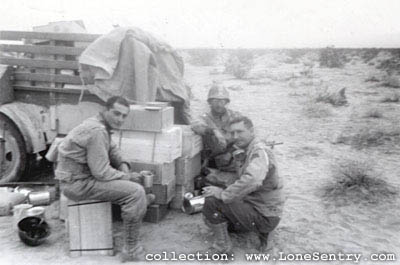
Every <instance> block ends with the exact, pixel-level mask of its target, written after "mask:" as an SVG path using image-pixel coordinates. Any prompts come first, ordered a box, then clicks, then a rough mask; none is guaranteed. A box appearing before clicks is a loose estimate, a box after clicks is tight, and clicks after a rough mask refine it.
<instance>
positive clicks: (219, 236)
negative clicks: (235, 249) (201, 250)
mask: <svg viewBox="0 0 400 265" xmlns="http://www.w3.org/2000/svg"><path fill="white" fill-rule="evenodd" d="M207 225H208V226H209V227H210V228H211V230H212V231H213V233H214V237H215V240H214V243H213V245H212V248H211V249H210V252H212V253H215V254H228V255H231V254H232V241H231V238H230V236H229V234H228V223H227V222H224V223H219V224H212V223H209V222H208V224H207Z"/></svg>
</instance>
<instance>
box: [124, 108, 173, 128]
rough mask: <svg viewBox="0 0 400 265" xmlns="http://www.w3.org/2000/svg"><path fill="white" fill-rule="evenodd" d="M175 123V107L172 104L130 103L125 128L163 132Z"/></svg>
mask: <svg viewBox="0 0 400 265" xmlns="http://www.w3.org/2000/svg"><path fill="white" fill-rule="evenodd" d="M173 124H174V108H173V107H170V106H148V105H130V112H129V115H128V117H127V118H126V120H125V123H124V124H123V125H122V129H123V130H133V131H148V132H161V131H162V130H165V129H169V128H171V127H172V126H173Z"/></svg>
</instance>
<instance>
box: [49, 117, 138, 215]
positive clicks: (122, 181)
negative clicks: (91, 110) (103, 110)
mask: <svg viewBox="0 0 400 265" xmlns="http://www.w3.org/2000/svg"><path fill="white" fill-rule="evenodd" d="M122 163H126V162H125V161H124V160H123V159H122V156H121V153H120V150H119V148H118V147H117V146H116V144H115V143H114V142H112V141H111V132H110V128H108V126H107V125H106V123H105V120H104V118H103V116H102V115H101V114H99V115H97V116H96V117H92V118H89V119H87V120H85V121H84V122H83V123H82V124H80V125H79V126H77V127H75V128H74V129H72V130H71V131H70V132H69V134H68V135H67V136H66V137H65V139H64V140H63V142H62V143H61V144H60V145H59V147H58V159H57V168H56V171H55V175H56V179H59V180H60V181H61V188H62V190H63V192H64V194H65V195H66V196H67V197H69V198H70V199H73V200H89V199H93V200H105V201H111V202H113V203H115V204H119V205H121V211H122V218H123V219H125V220H136V221H138V220H141V219H142V217H143V216H144V214H145V212H146V195H145V191H144V189H143V187H142V186H141V185H140V184H138V183H135V182H132V181H129V180H130V176H129V175H128V174H126V173H124V172H122V171H119V170H117V169H116V168H118V167H119V166H120V165H121V164H122ZM128 165H129V164H128Z"/></svg>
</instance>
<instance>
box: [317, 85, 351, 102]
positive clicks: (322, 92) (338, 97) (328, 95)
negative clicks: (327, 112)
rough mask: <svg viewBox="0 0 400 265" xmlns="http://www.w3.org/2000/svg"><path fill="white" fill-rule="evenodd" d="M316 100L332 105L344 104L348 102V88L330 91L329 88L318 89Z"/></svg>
mask: <svg viewBox="0 0 400 265" xmlns="http://www.w3.org/2000/svg"><path fill="white" fill-rule="evenodd" d="M314 100H315V101H316V102H323V103H328V104H331V105H332V106H344V105H347V104H348V101H347V98H346V88H342V89H340V90H339V91H334V92H332V91H330V90H329V89H328V88H326V87H325V88H322V89H318V90H317V91H316V95H315V96H314Z"/></svg>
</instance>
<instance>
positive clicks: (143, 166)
mask: <svg viewBox="0 0 400 265" xmlns="http://www.w3.org/2000/svg"><path fill="white" fill-rule="evenodd" d="M130 166H131V170H132V171H135V172H140V171H142V170H149V171H151V172H153V173H154V179H153V183H154V184H168V183H169V182H170V181H171V180H172V179H175V161H173V162H169V163H150V162H140V161H131V162H130Z"/></svg>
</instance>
